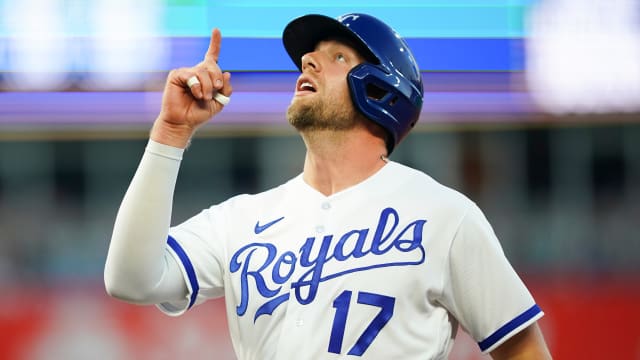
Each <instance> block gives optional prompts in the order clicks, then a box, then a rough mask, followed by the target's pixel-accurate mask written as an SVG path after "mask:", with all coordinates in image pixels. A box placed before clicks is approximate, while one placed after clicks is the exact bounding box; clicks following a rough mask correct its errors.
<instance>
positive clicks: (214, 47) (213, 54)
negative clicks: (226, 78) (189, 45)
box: [204, 28, 222, 63]
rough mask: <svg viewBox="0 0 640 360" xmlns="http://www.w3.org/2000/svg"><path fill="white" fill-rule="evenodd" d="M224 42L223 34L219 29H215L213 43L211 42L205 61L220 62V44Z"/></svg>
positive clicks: (212, 34)
mask: <svg viewBox="0 0 640 360" xmlns="http://www.w3.org/2000/svg"><path fill="white" fill-rule="evenodd" d="M221 42H222V34H221V33H220V30H219V29H218V28H215V29H213V31H212V32H211V41H210V42H209V49H207V54H206V55H205V56H204V60H205V61H211V62H214V63H217V62H218V56H219V55H220V43H221Z"/></svg>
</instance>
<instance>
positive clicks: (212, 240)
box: [158, 205, 225, 316]
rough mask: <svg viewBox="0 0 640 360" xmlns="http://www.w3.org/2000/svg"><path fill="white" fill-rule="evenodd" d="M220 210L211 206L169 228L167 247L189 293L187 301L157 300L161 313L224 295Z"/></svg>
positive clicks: (176, 312) (175, 311) (181, 310)
mask: <svg viewBox="0 0 640 360" xmlns="http://www.w3.org/2000/svg"><path fill="white" fill-rule="evenodd" d="M222 212H223V211H222V206H221V205H217V206H213V207H211V208H209V209H206V210H203V211H202V212H200V213H199V214H197V215H195V216H194V217H192V218H190V219H188V220H187V221H185V222H183V223H181V224H179V225H177V226H175V227H172V228H171V229H170V230H169V236H168V239H167V245H166V246H167V251H168V252H169V253H170V254H171V255H172V256H173V258H174V259H175V260H176V262H177V263H178V264H179V267H180V269H181V271H182V275H183V277H184V280H185V283H186V284H187V288H188V289H189V294H188V301H185V302H180V303H163V304H159V305H158V307H159V309H160V310H161V311H163V312H164V313H166V314H169V315H172V316H177V315H181V314H183V313H184V312H185V311H187V310H188V309H190V308H191V307H193V306H194V305H197V304H200V303H202V302H204V301H206V300H208V299H213V298H217V297H221V296H223V295H224V280H223V279H224V266H223V263H224V260H223V259H224V253H225V250H224V245H223V244H224V241H225V235H224V234H225V230H224V218H223V214H222Z"/></svg>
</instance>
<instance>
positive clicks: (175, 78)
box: [151, 29, 232, 148]
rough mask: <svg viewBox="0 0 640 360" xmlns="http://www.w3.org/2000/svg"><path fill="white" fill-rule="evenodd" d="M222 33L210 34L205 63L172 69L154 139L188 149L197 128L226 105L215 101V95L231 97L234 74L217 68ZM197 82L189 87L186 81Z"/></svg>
mask: <svg viewBox="0 0 640 360" xmlns="http://www.w3.org/2000/svg"><path fill="white" fill-rule="evenodd" d="M221 40H222V35H221V34H220V30H218V29H214V30H213V32H212V33H211V41H210V43H209V49H208V50H207V53H206V54H205V57H204V60H203V61H202V62H200V63H199V64H198V65H196V66H194V67H191V68H180V69H175V70H172V71H171V72H170V73H169V76H168V78H167V83H166V85H165V88H164V94H163V96H162V108H161V111H160V114H159V115H158V118H157V119H156V121H155V123H154V125H153V129H152V130H151V139H152V140H154V141H157V142H160V143H163V144H166V145H171V146H175V147H180V148H185V147H186V146H187V144H188V143H189V140H190V139H191V136H193V134H194V133H195V131H196V130H197V128H198V127H199V126H200V125H202V124H204V123H206V122H207V121H208V120H209V119H211V118H212V117H213V116H214V115H215V114H217V113H219V112H220V111H221V110H222V108H223V107H224V105H222V104H220V103H219V102H218V101H216V100H214V99H213V96H214V94H215V92H220V93H221V94H223V95H225V96H230V95H231V92H232V87H231V82H230V79H231V74H230V73H228V72H225V73H222V71H221V70H220V67H219V66H218V56H219V54H220V43H221ZM193 76H196V77H197V79H198V82H197V83H195V84H194V85H192V86H191V87H189V86H188V85H187V81H188V80H189V78H191V77H193Z"/></svg>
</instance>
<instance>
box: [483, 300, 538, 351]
mask: <svg viewBox="0 0 640 360" xmlns="http://www.w3.org/2000/svg"><path fill="white" fill-rule="evenodd" d="M541 312H542V310H541V309H540V307H539V306H538V305H535V304H534V305H533V306H532V307H530V308H529V309H527V310H525V312H523V313H522V314H520V315H518V316H516V317H515V318H514V319H513V320H511V321H509V322H508V323H506V324H504V325H503V326H502V327H501V328H499V329H498V330H496V331H495V332H494V333H493V334H491V335H489V336H488V337H487V338H486V339H484V340H482V341H480V342H479V343H478V345H479V346H480V350H482V351H485V350H487V349H488V348H490V347H491V346H493V344H495V343H497V342H498V340H500V339H502V338H503V337H505V336H506V335H507V334H509V333H510V332H511V331H513V330H514V329H516V328H517V327H518V326H520V325H522V324H524V323H526V322H527V321H529V320H530V319H532V318H533V317H534V316H536V315H538V314H539V313H541Z"/></svg>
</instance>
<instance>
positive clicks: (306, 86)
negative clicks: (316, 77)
mask: <svg viewBox="0 0 640 360" xmlns="http://www.w3.org/2000/svg"><path fill="white" fill-rule="evenodd" d="M296 92H297V93H314V92H316V86H315V85H314V84H313V82H311V80H309V79H306V78H304V77H301V78H300V79H298V83H297V84H296Z"/></svg>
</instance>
